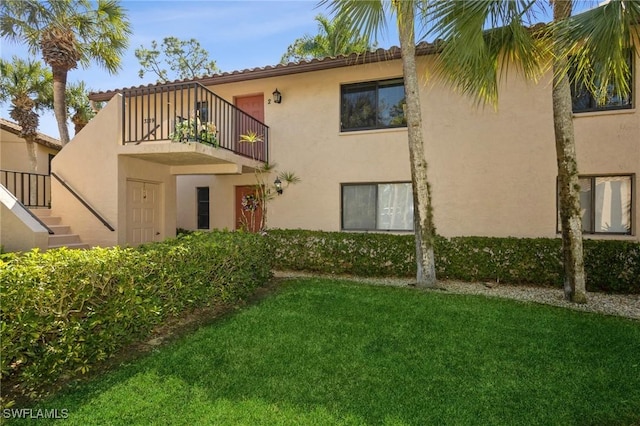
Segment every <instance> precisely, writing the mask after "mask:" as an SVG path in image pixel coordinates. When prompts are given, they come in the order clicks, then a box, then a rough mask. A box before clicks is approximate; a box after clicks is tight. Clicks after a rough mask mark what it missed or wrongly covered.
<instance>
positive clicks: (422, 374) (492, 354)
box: [34, 279, 640, 425]
mask: <svg viewBox="0 0 640 426" xmlns="http://www.w3.org/2000/svg"><path fill="white" fill-rule="evenodd" d="M639 355H640V323H638V322H637V321H631V320H625V319H621V318H614V317H606V316H600V315H595V314H587V313H582V312H575V311H570V310H564V309H560V308H554V307H549V306H541V305H536V304H526V303H519V302H514V301H510V300H501V299H491V298H484V297H480V296H463V295H453V294H446V293H440V292H422V291H418V290H413V289H406V288H404V289H403V288H390V287H376V286H367V285H361V284H355V283H352V282H348V281H340V280H330V279H298V280H291V281H288V282H286V283H284V284H283V285H281V287H280V288H279V289H278V291H277V292H276V293H275V294H273V295H271V296H270V297H268V298H266V299H264V300H263V301H261V302H260V303H258V304H255V305H252V306H249V307H247V308H245V309H242V310H240V311H238V312H237V313H234V314H232V315H229V316H227V317H225V318H223V319H221V320H219V321H216V322H215V323H214V324H212V325H209V326H206V327H203V328H201V329H199V330H198V331H196V332H194V333H192V334H190V335H188V336H185V337H184V338H182V339H180V340H178V341H175V342H173V343H171V344H170V345H167V346H164V347H161V348H159V349H157V350H156V351H155V352H154V353H152V354H150V355H148V356H145V357H144V358H142V359H139V360H138V361H135V362H132V363H130V364H127V365H124V366H122V367H120V368H118V369H117V370H115V371H112V372H111V373H107V374H105V375H104V376H102V377H100V378H98V379H96V380H92V381H90V382H87V383H81V384H78V385H76V386H75V387H74V388H72V389H70V390H68V391H67V392H66V393H63V394H59V395H57V396H56V397H55V398H54V399H51V400H49V401H48V402H46V403H45V404H43V405H42V406H40V407H39V408H45V409H54V408H57V409H59V410H60V409H63V408H64V409H67V410H68V413H69V418H68V419H67V420H66V423H67V424H77V425H103V424H104V425H107V424H114V425H117V424H128V425H150V424H158V425H161V424H162V425H165V424H180V425H183V424H184V425H190V424H246V425H254V424H285V425H286V424H291V425H293V424H295V425H298V424H305V425H306V424H314V425H325V424H345V425H361V424H388V425H409V424H421V425H423V424H439V425H440V424H443V425H444V424H456V425H457V424H483V425H484V424H510V425H516V424H527V425H535V424H541V425H549V424H559V425H570V424H576V425H588V424H594V425H596V424H597V425H600V424H606V425H616V424H621V425H627V424H634V423H636V424H637V423H638V422H640V356H639ZM34 422H36V423H37V424H39V425H40V424H47V422H46V421H44V420H34Z"/></svg>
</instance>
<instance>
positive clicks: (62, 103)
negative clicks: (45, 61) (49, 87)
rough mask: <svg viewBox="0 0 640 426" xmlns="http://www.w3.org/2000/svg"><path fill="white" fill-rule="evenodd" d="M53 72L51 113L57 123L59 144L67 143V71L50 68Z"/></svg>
mask: <svg viewBox="0 0 640 426" xmlns="http://www.w3.org/2000/svg"><path fill="white" fill-rule="evenodd" d="M52 71H53V113H54V115H55V117H56V121H57V122H58V131H59V132H60V143H62V146H65V145H66V144H67V143H69V129H68V128H67V105H66V100H65V91H66V88H67V70H66V69H64V68H62V67H55V66H54V67H52Z"/></svg>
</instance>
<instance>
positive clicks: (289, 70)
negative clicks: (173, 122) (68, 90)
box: [89, 42, 437, 101]
mask: <svg viewBox="0 0 640 426" xmlns="http://www.w3.org/2000/svg"><path fill="white" fill-rule="evenodd" d="M436 51H437V42H436V43H434V44H432V43H427V42H421V43H419V44H418V45H416V55H418V56H423V55H429V54H433V53H435V52H436ZM399 58H400V48H399V47H397V46H392V47H390V48H389V49H382V48H381V49H377V50H374V51H371V52H365V53H362V54H358V53H351V54H349V55H339V56H336V57H326V58H313V59H309V60H307V61H300V62H289V63H288V64H276V65H266V66H264V67H256V68H247V69H244V70H236V71H228V72H222V73H219V74H213V75H211V76H205V77H200V78H195V79H184V80H174V81H170V82H167V83H151V84H146V85H139V86H131V87H124V88H121V89H114V90H109V91H102V92H95V93H91V94H90V95H89V99H91V100H93V101H108V100H109V99H111V98H112V97H113V96H114V95H115V94H116V93H119V92H123V91H126V90H133V89H141V88H144V87H156V86H158V87H159V86H162V85H165V84H175V83H190V82H199V83H201V84H202V85H204V86H213V85H216V84H224V83H233V82H238V81H247V80H256V79H259V78H268V77H276V76H282V75H290V74H298V73H304V72H312V71H319V70H324V69H331V68H340V67H348V66H353V65H362V64H368V63H375V62H383V61H389V60H394V59H399Z"/></svg>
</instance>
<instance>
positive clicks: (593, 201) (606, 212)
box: [558, 175, 633, 235]
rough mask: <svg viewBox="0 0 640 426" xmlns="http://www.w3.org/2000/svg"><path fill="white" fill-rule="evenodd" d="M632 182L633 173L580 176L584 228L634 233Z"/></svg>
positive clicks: (591, 231) (602, 232)
mask: <svg viewBox="0 0 640 426" xmlns="http://www.w3.org/2000/svg"><path fill="white" fill-rule="evenodd" d="M632 185H633V176H632V175H623V176H581V177H580V211H581V213H582V230H583V231H584V232H585V233H587V234H627V235H629V234H631V206H632V201H631V197H632V195H631V194H632V193H633V189H632ZM558 223H560V219H559V216H558ZM559 227H560V225H558V228H559Z"/></svg>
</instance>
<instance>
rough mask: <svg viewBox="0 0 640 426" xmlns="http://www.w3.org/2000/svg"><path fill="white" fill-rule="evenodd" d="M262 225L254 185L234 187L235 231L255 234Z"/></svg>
mask: <svg viewBox="0 0 640 426" xmlns="http://www.w3.org/2000/svg"><path fill="white" fill-rule="evenodd" d="M261 224H262V205H261V204H260V201H259V199H258V194H257V193H256V187H255V186H254V185H248V186H236V229H243V230H245V231H250V232H257V231H259V230H260V226H261Z"/></svg>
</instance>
